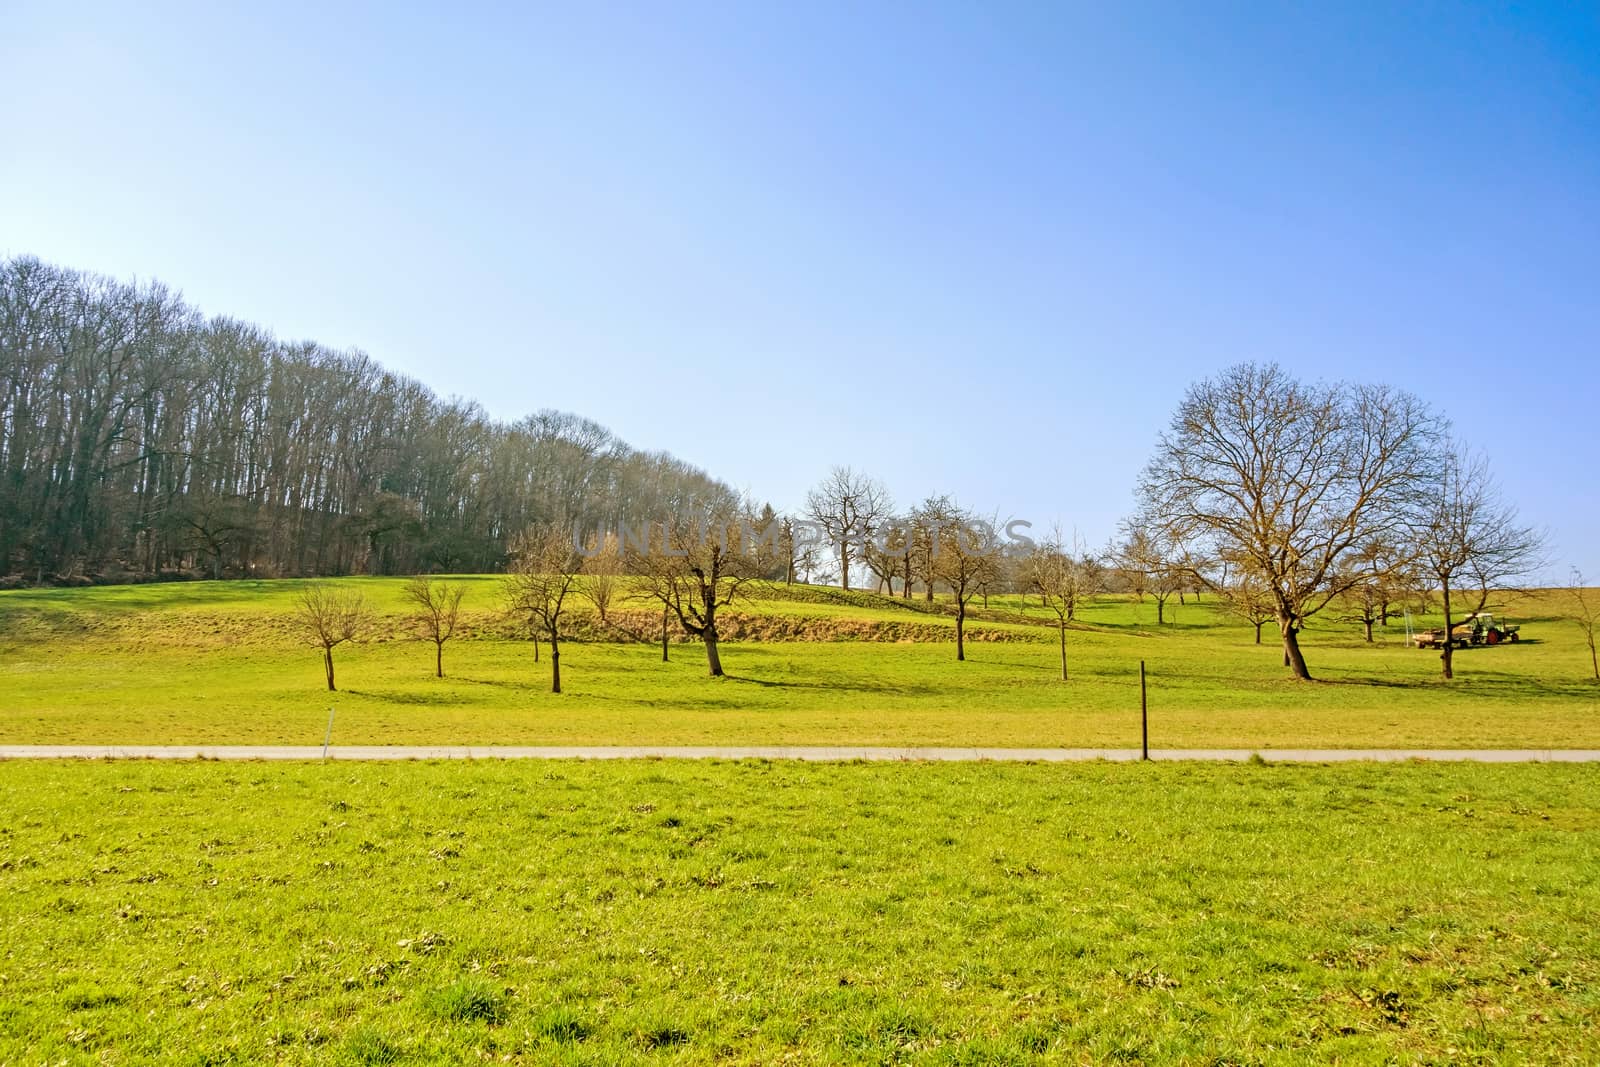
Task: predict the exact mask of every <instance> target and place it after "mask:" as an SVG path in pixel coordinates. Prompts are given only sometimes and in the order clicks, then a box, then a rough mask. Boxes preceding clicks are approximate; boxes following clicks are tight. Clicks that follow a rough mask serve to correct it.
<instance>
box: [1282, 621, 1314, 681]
mask: <svg viewBox="0 0 1600 1067" xmlns="http://www.w3.org/2000/svg"><path fill="white" fill-rule="evenodd" d="M1278 626H1279V627H1280V628H1281V629H1282V630H1283V664H1284V666H1286V667H1288V668H1290V669H1291V670H1293V671H1294V676H1295V677H1296V678H1299V679H1300V680H1302V681H1306V682H1309V681H1310V680H1311V672H1310V671H1309V670H1307V669H1306V657H1305V655H1304V654H1303V653H1302V652H1301V651H1300V629H1299V627H1297V626H1295V625H1294V623H1293V622H1292V621H1291V620H1289V619H1284V618H1280V619H1279V620H1278Z"/></svg>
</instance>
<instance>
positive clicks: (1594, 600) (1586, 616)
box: [1572, 569, 1600, 682]
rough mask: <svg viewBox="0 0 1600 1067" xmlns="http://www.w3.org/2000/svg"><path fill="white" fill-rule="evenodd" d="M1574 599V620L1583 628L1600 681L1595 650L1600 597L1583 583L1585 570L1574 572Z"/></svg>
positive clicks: (1599, 670)
mask: <svg viewBox="0 0 1600 1067" xmlns="http://www.w3.org/2000/svg"><path fill="white" fill-rule="evenodd" d="M1572 599H1573V603H1574V605H1575V610H1574V611H1573V613H1572V621H1573V622H1576V623H1577V624H1578V626H1579V628H1580V629H1582V630H1583V640H1584V643H1585V644H1587V645H1588V646H1589V665H1590V667H1592V668H1593V669H1594V680H1595V681H1597V682H1600V652H1596V650H1595V631H1596V629H1597V628H1600V597H1596V596H1594V595H1593V593H1592V592H1591V591H1590V590H1589V589H1588V588H1587V587H1586V586H1585V585H1584V583H1583V572H1582V571H1580V570H1577V569H1574V570H1573V572H1572Z"/></svg>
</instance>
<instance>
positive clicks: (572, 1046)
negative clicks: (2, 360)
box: [0, 761, 1600, 1064]
mask: <svg viewBox="0 0 1600 1067" xmlns="http://www.w3.org/2000/svg"><path fill="white" fill-rule="evenodd" d="M1596 855H1600V774H1597V772H1596V771H1595V770H1594V769H1592V768H1589V767H1586V766H1555V765H1543V766H1529V765H1524V766H1504V767H1490V766H1482V765H1477V766H1473V765H1427V764H1410V765H1372V764H1369V765H1340V766H1323V767H1316V766H1284V765H1277V766H1273V765H1263V766H1253V765H1248V764H1243V765H1241V764H1233V765H1143V766H1140V765H1111V764H1082V765H1072V766H1047V765H994V764H965V765H960V764H958V765H948V764H824V765H806V764H772V763H759V762H746V763H712V762H706V763H685V762H672V761H667V762H660V761H641V762H631V763H607V764H578V763H555V764H548V763H517V764H499V763H494V764H482V763H479V764H460V763H454V764H385V765H360V766H351V765H348V764H329V765H317V764H300V765H281V764H273V765H265V764H218V763H204V762H190V763H141V762H131V763H130V762H122V763H113V764H60V763H27V764H10V765H5V766H4V767H3V773H0V900H3V906H0V946H3V948H0V1062H5V1063H19V1064H21V1063H57V1062H61V1063H77V1062H82V1063H163V1064H202V1063H203V1064H219V1063H232V1062H243V1063H257V1062H275V1063H307V1064H309V1063H352V1064H384V1063H402V1062H403V1063H424V1064H425V1063H448V1062H457V1063H488V1062H511V1063H620V1062H633V1061H641V1060H642V1061H654V1060H661V1061H664V1062H665V1061H670V1062H682V1063H706V1062H712V1061H718V1062H741V1063H762V1064H767V1063H779V1062H795V1063H834V1062H855V1063H894V1062H912V1063H951V1064H956V1063H959V1064H979V1063H985V1064H998V1063H1021V1062H1029V1061H1035V1060H1041V1059H1042V1060H1049V1061H1054V1062H1070V1063H1080V1062H1081V1063H1115V1062H1124V1063H1152V1064H1157V1063H1159V1064H1179V1063H1182V1064H1224V1063H1228V1064H1256V1063H1263V1064H1265V1063H1272V1064H1302V1063H1306V1062H1311V1061H1317V1062H1337V1063H1345V1064H1368V1063H1371V1064H1378V1063H1434V1064H1466V1063H1571V1064H1592V1063H1595V1062H1597V1061H1600V962H1597V961H1600V931H1597V929H1596V926H1595V924H1594V916H1595V915H1596V914H1600V866H1597V865H1596V863H1595V856H1596Z"/></svg>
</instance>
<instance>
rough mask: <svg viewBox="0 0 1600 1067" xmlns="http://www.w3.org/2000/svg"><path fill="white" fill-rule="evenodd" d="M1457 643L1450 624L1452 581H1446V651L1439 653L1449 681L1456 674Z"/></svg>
mask: <svg viewBox="0 0 1600 1067" xmlns="http://www.w3.org/2000/svg"><path fill="white" fill-rule="evenodd" d="M1455 644H1456V635H1455V633H1454V628H1453V627H1452V626H1451V625H1450V583H1449V581H1446V582H1445V583H1444V651H1443V652H1440V653H1439V662H1440V663H1441V664H1443V666H1444V680H1445V681H1447V682H1448V681H1449V680H1450V679H1452V678H1454V677H1455V676H1456V674H1455V663H1454V659H1455Z"/></svg>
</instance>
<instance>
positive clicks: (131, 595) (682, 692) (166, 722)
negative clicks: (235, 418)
mask: <svg viewBox="0 0 1600 1067" xmlns="http://www.w3.org/2000/svg"><path fill="white" fill-rule="evenodd" d="M347 581H349V582H350V584H354V585H358V586H359V587H360V588H362V589H363V590H364V591H365V592H366V594H367V595H368V597H369V598H370V599H371V600H372V601H373V602H374V603H375V604H376V606H377V607H378V608H379V610H380V611H382V612H384V613H386V614H387V616H388V618H387V620H386V624H385V630H384V632H383V634H382V635H381V637H380V638H379V639H377V640H374V641H372V642H369V643H366V644H363V645H360V646H356V647H353V648H343V649H341V650H340V651H339V653H338V655H337V661H338V668H339V677H340V680H341V689H342V691H341V692H340V693H339V694H338V695H337V696H336V697H332V701H333V702H334V703H336V704H337V708H338V712H337V723H336V729H335V733H334V736H335V740H336V741H339V742H342V743H347V744H358V743H360V744H381V743H391V744H406V743H411V744H427V743H455V744H493V743H503V744H540V743H546V744H582V743H586V744H627V743H655V744H717V743H722V744H885V745H1014V746H1131V745H1134V744H1136V743H1137V737H1138V732H1137V731H1138V664H1139V661H1140V660H1145V661H1147V663H1148V664H1149V669H1150V672H1151V708H1152V711H1151V714H1152V742H1153V743H1154V744H1156V745H1157V746H1160V747H1204V746H1219V747H1229V748H1265V747H1287V746H1315V747H1360V748H1365V747H1538V748H1546V747H1549V748H1585V747H1600V687H1597V686H1596V685H1594V684H1593V683H1592V682H1590V681H1587V680H1586V676H1587V674H1588V662H1587V654H1586V652H1585V650H1584V648H1583V645H1582V641H1581V638H1580V635H1579V633H1578V630H1577V628H1576V627H1575V626H1573V625H1572V624H1571V623H1569V622H1565V621H1563V620H1562V619H1560V618H1559V617H1558V616H1559V615H1560V613H1561V611H1562V608H1563V605H1562V604H1561V603H1560V602H1559V600H1558V599H1557V598H1556V594H1547V595H1545V596H1543V597H1539V598H1534V599H1525V600H1522V601H1519V602H1514V603H1512V604H1510V605H1508V606H1507V607H1508V609H1509V610H1510V611H1511V612H1512V613H1513V614H1514V615H1515V616H1516V617H1517V618H1518V619H1519V621H1522V622H1523V623H1524V631H1523V632H1524V634H1525V635H1526V636H1527V637H1528V638H1529V640H1527V641H1525V642H1523V643H1522V644H1520V645H1517V646H1515V647H1502V648H1494V649H1474V650H1469V651H1467V652H1464V653H1462V654H1461V655H1459V656H1458V659H1457V664H1458V672H1459V677H1458V679H1457V680H1456V681H1455V682H1453V683H1449V684H1446V683H1443V682H1442V681H1440V680H1439V679H1438V677H1437V667H1438V662H1437V658H1436V656H1435V655H1433V654H1431V653H1427V652H1421V651H1418V650H1416V649H1411V648H1408V647H1405V645H1404V643H1403V634H1402V632H1400V628H1399V626H1398V625H1396V627H1395V628H1394V629H1393V630H1392V631H1390V632H1388V633H1384V632H1382V631H1380V641H1379V642H1378V643H1376V644H1373V645H1368V644H1366V643H1364V642H1362V641H1361V640H1360V636H1359V632H1358V631H1357V628H1356V627H1354V626H1351V625H1348V624H1343V625H1341V624H1332V623H1324V624H1322V625H1320V626H1317V627H1314V628H1313V629H1311V630H1310V631H1309V632H1308V637H1307V641H1306V644H1307V647H1308V656H1309V658H1310V660H1311V665H1312V668H1313V670H1314V672H1315V673H1316V674H1317V675H1318V677H1319V679H1320V680H1319V681H1318V682H1317V683H1315V684H1311V685H1306V684H1301V683H1296V682H1294V681H1292V680H1290V679H1289V678H1287V677H1286V676H1285V674H1284V671H1283V669H1282V668H1281V666H1280V663H1279V651H1278V649H1277V646H1276V645H1275V644H1273V643H1271V634H1270V627H1269V628H1268V629H1269V633H1268V636H1267V641H1268V643H1267V644H1265V645H1261V646H1257V645H1255V644H1253V643H1252V634H1251V631H1250V629H1249V628H1248V627H1246V626H1243V625H1241V624H1239V623H1238V622H1236V621H1235V620H1232V619H1230V618H1229V617H1228V616H1227V615H1225V614H1224V613H1221V612H1219V611H1217V610H1216V607H1215V605H1214V604H1212V603H1211V602H1210V601H1209V599H1208V601H1207V602H1206V603H1204V604H1199V605H1197V604H1194V603H1193V602H1191V603H1190V604H1188V605H1183V606H1177V605H1176V604H1174V605H1169V622H1168V624H1167V625H1164V626H1159V627H1158V626H1156V625H1155V622H1154V608H1153V605H1151V604H1149V603H1148V602H1147V603H1145V604H1143V605H1139V604H1135V603H1133V602H1131V601H1129V600H1127V599H1123V598H1104V599H1101V600H1098V601H1096V602H1095V603H1093V604H1091V605H1089V606H1088V607H1087V608H1086V609H1085V611H1084V612H1083V615H1082V618H1081V621H1080V623H1079V625H1078V627H1077V628H1076V629H1074V630H1073V631H1072V632H1071V633H1070V635H1069V641H1070V650H1069V655H1070V658H1071V664H1072V670H1073V678H1072V680H1071V681H1070V682H1068V683H1062V682H1061V680H1060V679H1059V678H1058V677H1057V664H1056V649H1055V647H1054V643H1053V642H1054V634H1053V631H1052V630H1051V629H1050V628H1049V627H1048V626H1047V625H1045V622H1046V620H1047V619H1048V618H1050V616H1048V615H1047V614H1046V613H1044V612H1042V611H1041V609H1039V608H1038V607H1037V605H1033V606H1027V607H1025V606H1023V605H1022V604H1020V603H1019V601H1018V600H1017V598H1000V597H996V598H994V599H993V600H992V602H991V607H990V610H988V611H986V612H982V611H980V615H981V616H982V617H981V618H980V619H979V620H978V621H976V622H975V623H973V628H974V630H975V635H976V637H977V640H975V641H974V642H973V644H972V645H971V646H969V657H970V658H969V660H968V662H966V663H957V662H955V660H954V655H953V647H952V641H953V629H952V627H953V621H952V620H951V619H950V618H949V617H948V615H947V614H945V612H946V611H947V610H948V605H941V604H935V605H933V606H932V610H930V609H929V606H928V605H925V604H922V603H921V602H912V603H911V604H906V603H904V602H901V601H897V600H890V599H887V598H880V597H874V596H872V595H870V594H858V593H853V594H841V593H839V592H837V591H830V590H818V589H800V588H797V589H794V590H785V589H783V587H781V586H779V587H772V588H768V589H766V590H763V591H762V592H763V596H762V598H761V599H758V600H754V601H751V602H749V603H747V604H745V605H744V606H743V607H742V608H741V610H740V612H739V615H738V618H737V619H736V620H735V623H734V625H735V626H736V627H737V628H739V632H745V633H748V634H751V635H754V636H774V635H776V636H780V637H783V636H790V637H795V636H803V637H809V638H812V640H762V641H754V640H746V641H734V642H730V643H729V644H728V645H727V647H726V649H725V652H724V662H725V664H726V666H727V668H728V670H729V671H730V673H731V674H732V675H733V676H732V677H730V678H727V679H723V680H712V679H708V678H706V677H704V657H703V654H702V653H701V651H700V649H699V648H698V647H697V646H694V645H688V644H682V645H678V646H676V647H675V649H674V651H673V661H672V662H671V663H669V664H663V663H661V662H660V653H659V650H658V649H657V648H655V647H654V646H653V645H650V644H644V643H629V642H626V641H619V640H610V641H583V642H570V643H568V644H566V645H565V646H564V654H563V658H562V663H563V681H564V685H565V688H566V690H567V692H566V693H564V694H563V695H561V696H553V695H551V694H550V693H548V692H547V691H546V690H547V688H548V667H547V665H545V664H536V663H533V662H532V657H531V649H530V647H529V645H528V644H527V643H526V642H525V641H519V640H515V639H512V638H511V637H509V636H508V635H507V634H506V632H505V624H504V623H503V622H502V621H500V620H499V619H497V618H496V614H497V611H498V606H499V605H498V584H497V581H496V580H495V579H493V578H491V577H482V576H480V577H473V578H468V579H465V581H466V582H467V583H468V586H469V593H468V599H467V606H468V608H469V611H470V612H471V613H472V615H473V618H472V627H471V629H472V633H471V634H470V635H469V636H467V637H465V638H463V639H461V640H458V641H456V642H454V643H452V644H451V645H450V646H449V647H448V648H447V650H446V670H447V672H448V674H449V677H447V678H446V679H444V680H442V681H441V680H438V679H435V678H433V677H432V649H431V646H428V645H424V644H418V643H416V642H414V641H411V640H408V639H407V634H406V633H405V631H404V627H403V625H402V623H401V622H400V614H401V601H400V589H401V587H402V584H403V583H402V582H400V581H398V580H385V579H350V580H347ZM299 587H300V584H299V583H296V582H221V583H213V582H198V583H192V584H183V585H159V586H157V585H145V586H132V587H106V588H97V589H79V590H25V591H14V592H5V593H0V687H3V688H0V692H3V698H0V742H4V743H86V744H88V743H128V744H137V743H158V742H159V743H215V744H221V743H250V742H256V743H281V744H309V743H317V742H320V741H321V739H322V732H323V728H324V726H325V724H326V721H327V709H328V706H329V703H330V695H329V694H327V693H326V692H324V691H323V690H322V685H321V672H320V667H319V664H318V659H317V654H316V653H315V652H314V651H313V650H311V649H309V648H307V647H306V646H305V645H304V644H302V643H301V641H300V639H299V637H298V634H297V633H296V629H295V625H294V621H293V608H294V596H295V593H296V591H297V590H298V589H299ZM627 610H631V612H632V613H633V614H632V615H630V616H629V620H630V625H632V624H634V623H640V628H648V627H649V626H653V625H655V624H656V622H657V620H658V616H653V615H651V614H650V613H649V612H646V611H643V610H641V608H640V607H639V606H638V605H633V606H631V607H630V608H629V609H627ZM635 616H637V617H635ZM641 620H642V622H641ZM1421 621H1423V622H1426V621H1431V620H1421ZM575 623H576V624H577V629H578V630H579V631H580V632H583V633H585V634H591V635H593V634H596V633H598V632H599V629H598V627H597V625H596V623H595V620H594V619H593V618H592V617H589V616H587V615H586V614H585V613H583V612H580V613H579V614H578V615H577V616H576V617H575ZM818 638H823V640H818ZM827 638H831V640H830V639H827Z"/></svg>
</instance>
